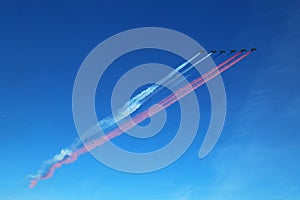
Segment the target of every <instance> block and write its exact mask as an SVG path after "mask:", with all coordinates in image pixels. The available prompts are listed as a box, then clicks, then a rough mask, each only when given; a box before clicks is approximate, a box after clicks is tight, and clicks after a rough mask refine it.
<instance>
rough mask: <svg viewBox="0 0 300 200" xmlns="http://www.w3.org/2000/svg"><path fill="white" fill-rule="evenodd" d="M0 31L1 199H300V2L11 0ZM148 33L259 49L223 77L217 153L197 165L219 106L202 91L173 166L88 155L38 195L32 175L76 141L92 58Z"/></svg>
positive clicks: (1, 9) (2, 10)
mask: <svg viewBox="0 0 300 200" xmlns="http://www.w3.org/2000/svg"><path fill="white" fill-rule="evenodd" d="M0 25H1V27H0V30H1V31H0V58H1V67H0V91H1V92H0V127H1V128H0V131H1V142H0V162H1V165H0V177H1V181H0V199H4V200H13V199H21V200H35V199H37V200H44V199H45V200H47V199H51V200H52V199H57V200H62V199H89V200H90V199H131V200H134V199H145V200H147V199H171V200H188V199H196V200H198V199H201V200H202V199H210V200H211V199H299V198H300V185H299V180H300V172H299V168H300V161H299V157H300V150H299V148H300V136H299V130H300V127H299V122H298V121H299V118H300V115H299V111H300V108H299V107H300V106H299V105H300V94H299V91H300V90H299V84H300V83H299V77H298V76H299V72H300V68H299V67H300V66H299V64H300V60H299V57H298V56H299V47H300V40H299V36H300V27H299V25H300V4H299V2H298V1H296V0H294V1H292V0H287V1H271V0H269V1H267V0H254V1H234V0H230V1H182V2H175V1H169V0H168V1H107V2H104V1H63V2H62V1H44V2H42V1H21V0H19V1H18V0H12V1H8V0H4V1H2V2H1V6H0ZM143 26H159V27H166V28H171V29H175V30H177V31H180V32H183V33H185V34H187V35H189V36H190V37H192V38H194V39H195V40H197V41H198V42H199V43H201V44H202V45H203V46H204V47H205V48H207V49H231V48H247V47H252V46H255V47H257V48H258V51H257V52H255V53H254V54H253V55H251V56H250V57H248V58H247V59H246V60H243V61H242V62H240V63H239V64H238V65H237V66H235V67H234V68H233V69H231V70H229V71H228V72H226V73H225V74H224V75H223V79H224V83H225V86H226V91H227V100H228V107H227V108H228V112H227V118H226V123H225V127H224V130H223V133H222V136H221V138H220V140H219V142H218V143H217V145H216V147H215V148H214V150H213V151H212V152H211V154H210V155H209V156H208V157H206V158H205V159H203V160H199V159H198V156H197V154H198V149H199V146H200V145H201V143H202V139H203V134H204V133H205V130H206V128H207V125H208V119H209V107H210V105H209V97H208V93H207V89H206V88H205V87H202V88H200V89H198V90H197V93H198V94H199V97H201V98H200V102H201V111H202V112H201V115H202V121H201V123H200V129H199V132H198V136H197V138H196V140H195V141H194V143H193V145H192V146H191V148H189V150H188V151H187V152H186V154H184V156H183V157H181V158H180V159H179V160H178V161H177V162H175V163H174V164H172V165H171V166H169V167H167V168H165V169H163V170H160V171H157V172H154V173H149V174H143V175H133V174H126V173H121V172H117V171H115V170H112V169H109V168H108V167H105V166H104V165H102V164H101V163H99V162H98V161H97V160H95V159H94V158H93V157H92V156H91V155H90V154H86V155H84V156H82V157H80V159H79V160H78V161H77V162H75V163H74V164H72V165H68V166H64V167H63V168H61V169H59V170H57V172H56V174H55V176H54V177H53V178H52V179H49V180H47V181H42V182H40V183H39V184H38V185H37V187H36V188H34V189H32V190H30V189H28V183H29V180H28V179H27V178H26V176H27V175H28V174H32V173H35V172H36V171H37V169H38V168H39V167H40V166H41V164H42V162H43V161H44V160H46V159H49V158H51V157H52V156H53V155H54V154H56V153H58V151H59V150H60V149H61V148H63V147H65V146H67V145H69V144H70V143H71V142H72V141H73V139H74V138H75V137H76V136H77V133H76V130H75V127H74V124H73V118H72V107H71V104H72V102H71V97H72V96H71V95H72V87H73V82H74V79H75V76H76V73H77V70H78V69H79V66H80V64H81V62H82V61H83V59H84V58H85V57H86V55H87V54H88V53H89V52H90V51H91V50H92V49H93V48H94V47H95V46H96V45H97V44H99V43H100V42H101V41H103V40H105V39H106V38H108V37H110V36H112V35H114V34H116V33H118V32H121V31H124V30H127V29H131V28H136V27H143ZM167 57H168V56H167ZM150 60H151V59H150ZM163 60H164V59H160V61H162V62H163ZM168 62H170V63H172V62H173V65H175V64H176V62H177V61H176V60H172V59H171V57H170V56H169V57H168V59H166V60H165V63H166V64H168ZM111 75H112V74H111ZM97 106H101V105H97ZM170 112H172V109H171V110H170ZM174 113H176V109H175V108H174V110H173V114H174ZM173 116H175V117H174V118H176V114H175V115H173ZM178 116H179V115H178ZM174 127H176V124H174ZM169 131H170V132H172V131H173V129H172V127H171V128H170V129H169Z"/></svg>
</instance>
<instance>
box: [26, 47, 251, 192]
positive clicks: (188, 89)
mask: <svg viewBox="0 0 300 200" xmlns="http://www.w3.org/2000/svg"><path fill="white" fill-rule="evenodd" d="M251 53H252V51H250V52H247V53H246V54H244V55H243V56H241V57H239V58H237V59H236V60H234V61H232V60H233V59H235V58H236V57H237V56H238V55H240V54H241V52H239V53H236V54H235V55H233V56H232V57H230V58H229V59H227V60H226V61H224V62H223V63H221V64H220V65H218V66H217V67H215V68H213V69H212V70H210V71H209V72H207V73H205V74H204V75H203V76H200V77H199V78H197V79H195V80H194V81H192V82H191V83H189V84H187V85H186V86H184V87H182V88H180V89H179V90H177V91H176V92H175V93H173V94H171V95H169V96H168V97H166V98H165V99H163V100H162V101H160V102H159V103H158V104H155V105H154V106H152V107H151V108H149V109H147V110H146V111H144V112H142V113H140V114H138V115H137V116H135V117H134V118H133V119H132V120H130V121H128V122H125V123H124V124H122V125H121V126H120V127H118V128H116V129H114V130H112V131H111V132H109V133H108V134H106V135H105V136H102V137H101V138H99V139H97V140H93V141H91V142H89V143H88V144H86V145H85V146H84V147H82V148H80V149H77V150H75V151H74V152H72V154H71V155H70V156H69V157H67V158H66V159H64V160H62V161H60V162H58V163H55V164H54V165H52V166H51V167H50V169H49V170H48V172H47V174H46V175H44V176H42V177H40V178H35V179H33V180H31V183H30V185H29V187H30V188H33V187H35V185H36V184H37V183H38V181H39V180H45V179H48V178H50V177H52V176H53V174H54V172H55V170H56V169H58V168H60V167H61V166H62V165H65V164H70V163H73V162H74V161H76V160H77V158H78V157H79V156H81V155H82V154H84V153H86V152H88V151H90V150H92V149H94V148H96V147H98V146H101V145H102V144H104V143H105V142H107V141H109V140H111V139H113V138H115V137H117V136H119V135H121V134H123V133H124V132H125V131H127V130H129V129H131V128H133V127H134V126H135V125H136V124H139V123H140V122H142V121H144V120H145V119H147V118H148V117H151V116H153V115H155V114H156V113H158V112H160V111H161V110H163V109H165V108H167V107H169V106H170V105H172V104H173V103H175V102H176V101H178V100H180V99H181V98H183V97H184V96H186V95H187V94H189V93H190V92H192V91H194V90H195V89H197V88H198V87H200V86H201V85H203V84H204V83H206V82H208V81H209V80H211V79H213V78H214V77H216V76H217V75H219V74H221V73H222V72H224V71H225V70H227V69H229V68H230V67H232V66H233V65H235V64H236V63H238V62H239V61H241V60H242V59H244V58H245V57H247V56H248V55H250V54H251ZM230 61H232V62H231V63H229V62H230ZM227 63H229V64H228V65H226V64H227ZM224 65H226V66H225V67H223V66H224ZM222 67H223V68H222Z"/></svg>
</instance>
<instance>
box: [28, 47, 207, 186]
mask: <svg viewBox="0 0 300 200" xmlns="http://www.w3.org/2000/svg"><path fill="white" fill-rule="evenodd" d="M202 53H204V51H200V52H198V53H197V54H196V55H194V56H193V57H192V58H190V59H189V60H187V61H185V62H184V63H182V64H181V65H179V66H178V67H177V68H176V69H175V70H174V71H172V72H170V73H169V74H167V75H166V76H165V77H163V78H162V79H161V80H159V81H158V82H156V83H155V84H154V85H152V86H150V87H148V88H147V89H145V90H143V91H142V92H140V93H139V94H137V95H136V96H134V97H133V98H131V99H130V100H129V101H127V102H126V103H125V104H124V105H123V106H122V107H121V108H120V109H118V110H117V115H116V116H108V117H106V118H104V119H102V120H100V121H99V122H98V123H97V124H96V125H94V126H92V127H91V128H89V129H88V130H86V131H85V133H84V134H83V136H82V137H81V139H82V141H83V142H84V143H86V142H87V141H88V140H89V139H90V138H91V136H93V135H94V134H95V133H97V132H98V130H99V127H101V128H102V129H103V130H105V129H107V128H109V127H111V126H113V125H114V124H115V123H118V122H119V121H121V120H122V119H124V118H125V117H127V116H129V115H130V114H132V113H133V112H135V111H136V110H137V109H138V108H139V107H140V106H141V105H142V104H143V103H144V102H145V99H147V98H148V97H150V96H151V95H153V94H155V93H156V92H158V91H157V89H158V87H159V86H160V85H161V84H164V83H165V82H168V81H170V79H172V77H173V76H174V75H175V74H176V73H177V72H179V71H180V70H181V69H183V68H184V67H186V66H187V65H188V64H189V63H191V62H192V61H193V60H195V59H196V58H197V57H198V56H199V55H200V54H202ZM210 55H211V54H208V55H206V56H205V57H204V58H202V59H201V60H200V61H201V62H202V61H204V60H205V59H206V58H208V57H209V56H210ZM198 63H199V62H198ZM190 69H191V67H190ZM82 141H81V140H79V139H78V138H76V140H75V141H74V142H73V143H72V145H71V146H70V147H68V148H65V149H62V150H61V151H60V153H59V154H57V155H55V156H54V158H52V159H50V160H47V161H45V162H44V163H43V165H42V167H41V169H40V170H39V171H38V173H37V174H36V175H30V176H29V177H30V178H31V179H37V180H38V179H43V178H44V176H45V175H43V174H44V172H45V171H46V170H48V171H49V172H50V174H51V167H50V169H49V166H52V165H53V167H60V166H61V164H59V163H64V162H70V159H69V157H70V156H71V155H73V153H74V152H73V151H74V150H76V149H78V148H79V147H80V146H82ZM57 163H58V164H57ZM46 177H47V176H46Z"/></svg>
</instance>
